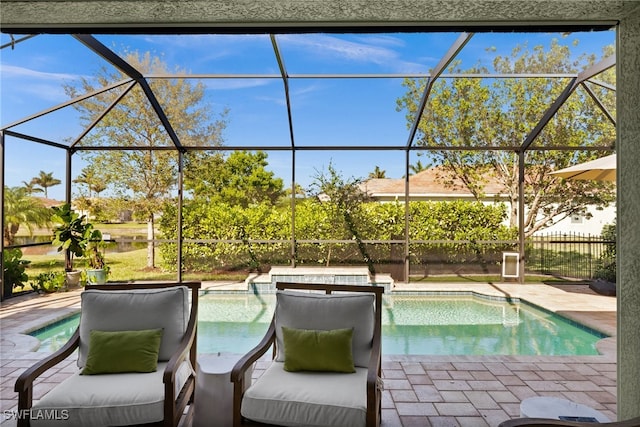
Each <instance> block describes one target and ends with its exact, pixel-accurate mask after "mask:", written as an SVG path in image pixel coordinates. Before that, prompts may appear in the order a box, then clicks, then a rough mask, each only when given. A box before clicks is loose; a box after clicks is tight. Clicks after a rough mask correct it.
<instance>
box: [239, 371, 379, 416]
mask: <svg viewBox="0 0 640 427" xmlns="http://www.w3.org/2000/svg"><path fill="white" fill-rule="evenodd" d="M283 366H284V363H282V362H273V363H272V364H271V365H270V366H269V368H268V369H267V370H266V371H265V372H264V373H263V374H262V376H261V377H260V378H259V379H258V381H257V382H256V383H255V384H254V385H252V386H251V387H250V388H249V389H248V390H247V391H246V392H245V394H244V398H243V400H242V409H241V413H242V415H243V416H244V417H246V418H248V419H251V420H254V421H258V422H262V423H267V424H276V423H277V424H278V425H283V426H364V425H365V422H366V415H367V393H366V390H365V387H366V383H367V369H366V368H359V367H356V372H355V373H353V374H344V373H334V372H287V371H285V370H284V368H283ZM273 384H278V387H277V388H274V387H273Z"/></svg>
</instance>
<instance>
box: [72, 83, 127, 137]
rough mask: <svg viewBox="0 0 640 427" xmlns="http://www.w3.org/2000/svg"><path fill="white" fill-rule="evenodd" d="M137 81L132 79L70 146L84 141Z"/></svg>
mask: <svg viewBox="0 0 640 427" xmlns="http://www.w3.org/2000/svg"><path fill="white" fill-rule="evenodd" d="M135 84H136V82H135V81H132V82H130V83H129V86H127V87H126V88H125V89H124V90H123V91H122V93H121V94H120V95H118V96H117V97H116V99H114V100H113V102H111V104H109V106H108V107H107V108H105V109H104V111H103V112H102V113H100V114H99V115H98V116H97V117H96V118H95V119H94V120H93V121H92V122H91V124H90V125H89V126H87V127H86V128H85V129H84V130H83V131H82V133H81V134H80V135H78V137H77V138H76V139H75V141H73V142H72V143H71V145H70V148H72V149H73V148H74V147H76V145H78V144H79V143H80V141H82V138H84V137H85V136H86V135H87V134H88V133H89V132H91V130H92V129H93V128H94V127H95V126H96V125H97V124H98V123H100V121H101V120H102V119H103V118H104V116H106V115H107V114H108V113H109V111H111V110H113V108H114V107H115V106H116V105H118V104H119V103H120V100H122V98H124V97H125V95H126V94H128V93H129V91H130V90H131V89H133V87H134V86H135Z"/></svg>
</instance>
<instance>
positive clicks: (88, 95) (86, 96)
mask: <svg viewBox="0 0 640 427" xmlns="http://www.w3.org/2000/svg"><path fill="white" fill-rule="evenodd" d="M130 81H131V79H125V80H120V81H119V82H116V83H112V84H110V85H107V86H105V87H103V88H100V89H98V90H94V91H92V92H88V93H85V94H84V95H80V96H78V97H76V98H73V99H71V100H69V101H66V102H63V103H61V104H58V105H55V106H53V107H51V108H47V109H46V110H42V111H40V112H38V113H35V114H32V115H30V116H28V117H25V118H24V119H20V120H18V121H15V122H13V123H9V124H8V125H6V126H3V127H2V129H0V130H5V129H10V128H12V127H15V126H18V125H21V124H23V123H26V122H28V121H31V120H33V119H37V118H38V117H42V116H44V115H47V114H49V113H53V112H54V111H57V110H60V109H62V108H65V107H68V106H70V105H73V104H75V103H76V102H81V101H84V100H85V99H89V98H92V97H94V96H96V95H99V94H101V93H104V92H108V91H110V90H111V89H115V88H117V87H119V86H122V85H124V84H126V83H129V82H130ZM65 148H66V147H65Z"/></svg>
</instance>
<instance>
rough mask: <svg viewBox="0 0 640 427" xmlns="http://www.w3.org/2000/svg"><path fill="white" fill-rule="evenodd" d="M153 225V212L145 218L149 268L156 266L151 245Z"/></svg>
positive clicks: (153, 234)
mask: <svg viewBox="0 0 640 427" xmlns="http://www.w3.org/2000/svg"><path fill="white" fill-rule="evenodd" d="M153 225H154V222H153V214H151V215H150V216H149V218H148V219H147V240H148V242H147V267H149V268H155V266H156V259H155V248H154V245H153V240H154V238H155V230H154V226H153Z"/></svg>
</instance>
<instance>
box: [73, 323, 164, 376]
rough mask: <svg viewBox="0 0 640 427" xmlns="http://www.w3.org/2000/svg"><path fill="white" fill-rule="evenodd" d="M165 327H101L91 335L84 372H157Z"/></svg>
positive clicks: (84, 373) (86, 373) (87, 373)
mask: <svg viewBox="0 0 640 427" xmlns="http://www.w3.org/2000/svg"><path fill="white" fill-rule="evenodd" d="M161 339H162V329H146V330H141V331H115V332H108V331H97V330H92V331H91V332H90V335H89V354H88V355H87V363H86V364H85V365H84V369H83V370H82V372H81V374H82V375H93V374H115V373H122V372H155V371H156V369H157V367H158V351H159V350H160V340H161Z"/></svg>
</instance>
